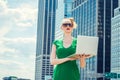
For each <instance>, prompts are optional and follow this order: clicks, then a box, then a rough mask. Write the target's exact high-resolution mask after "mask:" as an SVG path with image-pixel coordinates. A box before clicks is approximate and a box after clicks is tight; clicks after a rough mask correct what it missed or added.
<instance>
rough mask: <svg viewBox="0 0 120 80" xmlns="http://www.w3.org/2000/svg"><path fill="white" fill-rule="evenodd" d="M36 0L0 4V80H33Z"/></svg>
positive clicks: (8, 0)
mask: <svg viewBox="0 0 120 80" xmlns="http://www.w3.org/2000/svg"><path fill="white" fill-rule="evenodd" d="M37 8H38V0H0V80H1V79H2V78H3V77H5V76H17V77H19V78H29V79H31V80H34V76H35V74H34V73H35V54H36V53H35V52H36V33H37Z"/></svg>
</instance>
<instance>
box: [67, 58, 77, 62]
mask: <svg viewBox="0 0 120 80" xmlns="http://www.w3.org/2000/svg"><path fill="white" fill-rule="evenodd" d="M67 59H68V60H69V61H73V60H77V59H78V58H73V57H72V58H67Z"/></svg>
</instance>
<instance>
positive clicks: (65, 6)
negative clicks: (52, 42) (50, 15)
mask: <svg viewBox="0 0 120 80" xmlns="http://www.w3.org/2000/svg"><path fill="white" fill-rule="evenodd" d="M72 1H73V0H57V8H56V23H55V24H56V25H55V39H61V38H63V32H62V30H61V28H60V27H61V23H62V20H63V18H69V17H72Z"/></svg>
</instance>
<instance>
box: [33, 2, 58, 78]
mask: <svg viewBox="0 0 120 80" xmlns="http://www.w3.org/2000/svg"><path fill="white" fill-rule="evenodd" d="M55 15H56V0H39V6H38V25H37V46H36V65H35V80H45V76H50V75H51V76H52V74H53V71H52V70H53V66H52V65H50V52H51V47H52V45H51V44H52V42H53V40H54V35H55Z"/></svg>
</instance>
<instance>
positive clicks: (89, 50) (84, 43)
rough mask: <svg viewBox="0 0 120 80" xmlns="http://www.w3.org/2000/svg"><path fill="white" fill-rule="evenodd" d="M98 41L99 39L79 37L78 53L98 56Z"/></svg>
mask: <svg viewBox="0 0 120 80" xmlns="http://www.w3.org/2000/svg"><path fill="white" fill-rule="evenodd" d="M98 39H99V38H98V37H93V36H81V35H78V36H77V47H76V53H77V54H83V53H85V54H92V55H97V50H98Z"/></svg>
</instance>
